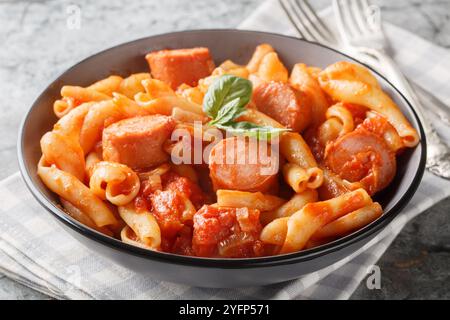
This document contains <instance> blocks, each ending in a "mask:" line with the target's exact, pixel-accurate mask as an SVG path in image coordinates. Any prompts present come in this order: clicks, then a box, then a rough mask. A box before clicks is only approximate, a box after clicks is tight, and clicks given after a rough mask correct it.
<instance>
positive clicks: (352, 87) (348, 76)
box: [319, 63, 419, 147]
mask: <svg viewBox="0 0 450 320" xmlns="http://www.w3.org/2000/svg"><path fill="white" fill-rule="evenodd" d="M361 70H362V67H360V66H357V67H355V65H352V64H350V63H339V64H333V65H331V66H329V67H328V68H326V69H325V70H323V71H322V72H321V73H320V75H319V82H320V85H321V87H322V89H323V90H324V91H325V92H327V93H328V94H329V95H330V96H331V97H332V98H333V100H336V101H342V102H345V103H353V104H358V105H362V106H364V107H367V108H369V109H371V110H373V111H376V112H378V113H380V114H382V115H384V116H385V117H386V118H387V119H388V121H389V122H390V123H391V124H392V125H393V126H394V128H395V129H396V130H397V132H398V134H399V135H400V137H402V139H403V143H404V145H405V146H407V147H414V146H416V145H417V144H418V143H419V135H418V133H417V131H416V130H415V129H414V128H413V127H412V126H411V124H410V123H409V121H408V120H407V119H406V118H405V116H404V115H403V114H402V112H401V111H400V109H399V108H398V106H397V105H396V104H395V102H394V101H393V100H392V99H391V98H390V97H389V96H388V95H387V94H386V93H384V92H383V91H382V90H381V88H380V87H379V85H375V84H374V83H373V79H372V80H371V79H368V77H367V74H366V73H365V72H361Z"/></svg>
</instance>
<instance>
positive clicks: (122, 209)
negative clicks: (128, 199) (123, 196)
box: [119, 203, 161, 250]
mask: <svg viewBox="0 0 450 320" xmlns="http://www.w3.org/2000/svg"><path fill="white" fill-rule="evenodd" d="M119 214H120V217H121V218H122V219H123V220H124V221H125V222H126V224H127V226H128V227H129V228H131V230H133V232H134V233H135V235H136V236H137V240H138V241H137V242H139V243H141V244H142V245H143V247H145V248H147V249H152V250H159V249H160V246H161V230H160V228H159V225H158V223H157V221H156V219H155V217H154V216H153V214H152V213H150V212H148V211H144V212H137V211H136V208H135V207H134V205H133V204H132V203H131V204H129V205H126V206H119ZM125 228H126V227H125ZM121 238H122V240H123V239H124V238H126V239H130V238H131V239H132V237H130V234H129V232H128V231H127V230H125V231H123V230H122V232H121ZM132 240H133V239H132ZM134 242H136V240H134V241H132V242H131V243H130V242H129V243H130V244H133V245H134Z"/></svg>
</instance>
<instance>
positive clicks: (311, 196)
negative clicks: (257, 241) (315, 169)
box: [261, 189, 319, 225]
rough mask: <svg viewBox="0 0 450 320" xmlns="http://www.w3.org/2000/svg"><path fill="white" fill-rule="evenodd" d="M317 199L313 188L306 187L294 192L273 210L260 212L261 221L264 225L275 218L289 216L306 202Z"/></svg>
mask: <svg viewBox="0 0 450 320" xmlns="http://www.w3.org/2000/svg"><path fill="white" fill-rule="evenodd" d="M318 199H319V197H318V193H317V191H316V190H315V189H306V190H305V191H303V192H302V193H297V194H295V195H294V196H293V197H292V198H291V199H290V200H289V201H287V202H286V203H284V204H283V205H282V206H280V207H278V208H276V209H275V210H272V211H268V212H262V213H261V222H262V224H263V225H266V224H268V223H269V222H271V221H273V220H275V219H278V218H285V217H290V216H291V215H292V214H293V213H295V212H297V211H299V210H300V209H302V208H303V207H304V206H305V205H306V204H307V203H311V202H316V201H317V200H318Z"/></svg>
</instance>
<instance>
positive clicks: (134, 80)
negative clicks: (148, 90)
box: [118, 72, 151, 99]
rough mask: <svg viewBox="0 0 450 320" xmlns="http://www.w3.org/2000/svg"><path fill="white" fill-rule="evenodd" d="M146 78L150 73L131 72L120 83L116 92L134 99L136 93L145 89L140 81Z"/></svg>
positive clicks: (149, 77)
mask: <svg viewBox="0 0 450 320" xmlns="http://www.w3.org/2000/svg"><path fill="white" fill-rule="evenodd" d="M146 79H151V76H150V73H146V72H143V73H135V74H132V75H131V76H129V77H127V78H125V79H123V81H122V82H121V83H120V86H119V89H118V93H120V94H123V95H125V96H126V97H128V98H129V99H134V96H135V95H136V94H138V93H139V92H144V91H145V89H144V86H143V85H142V81H143V80H146Z"/></svg>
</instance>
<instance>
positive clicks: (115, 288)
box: [0, 1, 450, 299]
mask: <svg viewBox="0 0 450 320" xmlns="http://www.w3.org/2000/svg"><path fill="white" fill-rule="evenodd" d="M241 27H242V28H245V29H254V30H255V29H257V30H267V31H271V32H279V33H287V34H292V35H295V29H293V28H292V26H291V25H290V24H289V22H288V20H287V18H286V17H285V15H284V13H283V12H282V10H281V8H280V7H278V2H275V1H269V2H266V3H265V4H264V5H263V6H261V7H260V8H259V10H257V11H256V12H255V14H254V15H252V16H251V17H250V18H249V19H248V20H247V21H246V22H245V23H244V24H242V25H241ZM387 32H388V34H389V37H390V38H391V40H392V43H393V46H394V49H395V50H396V58H399V59H400V60H399V61H401V63H400V65H401V67H402V69H403V70H404V71H405V72H406V74H407V75H408V76H410V77H413V78H414V80H415V81H416V82H418V83H419V84H420V85H422V86H423V87H424V88H426V89H427V90H430V91H433V92H434V93H435V94H436V95H437V96H438V97H440V98H441V99H443V100H444V101H447V102H449V101H450V92H446V91H445V90H444V88H445V87H446V85H447V83H448V80H449V79H448V75H446V74H445V72H444V70H449V69H450V65H449V64H450V52H449V51H447V50H444V49H442V48H440V47H438V46H435V45H433V44H431V43H429V42H427V41H425V40H423V39H420V38H418V37H417V36H415V35H413V34H411V33H408V32H406V31H404V30H402V29H399V28H396V27H393V26H391V25H387ZM405 61H406V62H405ZM430 64H432V65H430ZM434 123H435V124H436V125H439V122H438V120H436V121H435V122H434ZM441 128H442V129H444V126H443V125H442V124H441ZM442 132H444V130H442ZM448 138H449V140H448V141H450V137H448ZM449 195H450V182H448V181H446V180H443V179H440V178H438V177H435V176H433V175H432V174H430V173H428V172H426V173H425V176H424V178H423V181H422V183H421V185H420V187H419V189H418V191H417V193H416V194H415V196H414V197H413V199H412V200H411V202H410V203H409V204H408V205H407V207H406V208H405V209H404V210H403V211H402V212H401V213H400V214H399V215H398V216H397V218H396V219H395V220H394V221H392V223H391V224H390V225H389V226H388V227H387V228H386V229H384V230H383V231H382V232H381V233H380V234H379V235H378V236H377V237H376V238H375V239H373V240H372V241H370V242H369V243H368V244H367V245H365V246H364V247H363V248H361V249H360V250H358V251H357V252H354V253H353V254H352V255H351V256H349V257H347V258H345V259H343V260H341V261H339V262H337V263H335V264H334V265H331V266H328V267H326V268H324V269H322V270H319V271H318V272H314V273H311V274H307V275H305V276H303V277H301V278H300V279H297V280H292V281H288V282H284V283H280V284H275V285H270V286H265V287H251V288H239V289H205V288H195V287H189V286H185V285H178V284H173V283H168V282H162V281H158V280H156V279H152V278H149V277H143V276H141V275H139V274H136V273H133V272H131V271H129V270H127V269H125V268H123V267H121V266H119V265H116V264H114V263H113V262H111V261H110V260H107V259H105V258H103V257H102V256H100V255H99V254H97V253H96V252H92V251H90V250H89V249H87V248H85V247H84V246H82V245H81V244H80V243H79V242H78V241H76V240H75V239H73V238H72V237H71V236H70V235H69V234H67V233H66V232H65V231H64V230H63V229H61V227H60V226H59V225H58V224H57V223H56V221H55V220H54V219H53V218H52V217H50V215H49V213H47V212H46V211H45V209H43V208H42V207H41V206H40V205H39V204H38V203H37V202H36V201H35V200H34V198H33V197H32V196H31V194H30V193H29V191H28V189H27V188H26V187H25V184H24V183H23V181H22V179H21V178H20V175H19V173H16V174H14V175H12V176H10V177H8V178H6V179H5V180H3V181H2V182H0V202H1V203H2V206H1V207H0V272H1V273H4V274H5V275H7V276H8V277H10V278H12V279H14V280H16V281H18V282H20V283H22V284H24V285H26V286H29V287H31V288H33V289H36V290H38V291H41V292H43V293H45V294H47V295H49V296H51V297H54V298H57V299H346V298H349V297H350V296H351V294H352V293H353V291H354V290H355V288H356V287H357V285H358V284H359V283H360V282H361V280H362V279H364V277H365V276H366V275H367V271H368V269H370V268H371V266H372V265H373V264H375V263H376V261H377V260H378V259H379V258H380V256H381V255H382V254H383V253H384V252H385V250H386V249H387V248H388V247H389V245H390V244H391V242H392V241H393V240H394V239H395V237H396V236H397V234H398V233H399V232H400V231H401V229H402V227H403V226H404V225H405V224H406V223H407V222H408V221H409V220H411V219H412V218H414V217H415V216H417V215H418V214H419V213H421V212H423V211H424V210H426V209H427V208H429V207H431V206H432V205H433V204H435V203H437V202H438V201H440V200H442V199H444V198H445V197H448V196H449Z"/></svg>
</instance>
